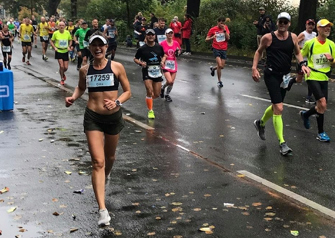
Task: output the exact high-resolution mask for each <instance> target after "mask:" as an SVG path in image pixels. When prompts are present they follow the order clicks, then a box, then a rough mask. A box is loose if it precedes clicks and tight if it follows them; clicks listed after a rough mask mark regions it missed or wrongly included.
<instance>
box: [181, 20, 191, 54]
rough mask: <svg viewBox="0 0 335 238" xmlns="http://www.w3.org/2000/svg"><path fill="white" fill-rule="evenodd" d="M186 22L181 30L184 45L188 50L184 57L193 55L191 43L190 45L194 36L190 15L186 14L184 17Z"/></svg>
mask: <svg viewBox="0 0 335 238" xmlns="http://www.w3.org/2000/svg"><path fill="white" fill-rule="evenodd" d="M184 19H185V22H184V25H183V27H182V28H181V30H182V39H183V44H184V46H185V48H186V50H185V52H184V53H183V55H191V43H190V38H191V35H192V24H193V22H192V19H191V15H190V14H185V16H184Z"/></svg>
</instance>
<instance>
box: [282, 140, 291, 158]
mask: <svg viewBox="0 0 335 238" xmlns="http://www.w3.org/2000/svg"><path fill="white" fill-rule="evenodd" d="M279 147H280V153H281V154H282V155H283V156H285V155H288V154H289V153H291V152H292V149H291V148H290V147H288V145H287V144H286V142H283V143H281V144H280V145H279Z"/></svg>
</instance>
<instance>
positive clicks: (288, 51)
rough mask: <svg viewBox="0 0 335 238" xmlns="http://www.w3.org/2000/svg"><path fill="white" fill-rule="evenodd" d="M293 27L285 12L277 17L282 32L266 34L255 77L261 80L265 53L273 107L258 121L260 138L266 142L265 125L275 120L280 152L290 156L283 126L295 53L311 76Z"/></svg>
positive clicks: (253, 71) (267, 78) (256, 53)
mask: <svg viewBox="0 0 335 238" xmlns="http://www.w3.org/2000/svg"><path fill="white" fill-rule="evenodd" d="M290 25H291V16H290V15H289V14H288V13H287V12H282V13H280V14H279V15H278V17H277V27H278V30H276V31H274V32H271V33H268V34H265V35H264V36H263V37H262V39H261V43H260V45H259V47H258V49H257V50H256V52H255V56H254V60H253V65H252V78H253V80H254V81H255V82H259V81H260V77H261V76H260V73H259V71H258V69H257V65H258V61H259V60H260V57H261V55H262V53H263V51H264V50H266V54H267V60H266V67H265V69H264V81H265V84H266V87H267V89H268V91H269V94H270V98H271V102H272V105H271V106H269V107H268V108H267V109H266V110H265V112H264V115H263V117H262V118H261V119H259V120H255V121H254V125H255V127H256V130H257V133H258V136H259V137H260V138H261V139H262V140H265V134H264V133H265V123H266V122H267V121H268V120H269V119H270V118H272V120H273V126H274V129H275V132H276V134H277V137H278V140H279V147H280V153H281V154H282V155H284V156H285V155H288V154H289V153H290V152H292V149H291V148H290V147H288V145H287V143H286V142H285V140H284V128H283V127H284V126H283V119H282V113H283V109H284V108H283V101H284V98H285V95H286V88H287V86H288V83H289V80H290V71H291V61H292V54H293V53H294V54H295V57H296V58H297V61H298V62H299V67H301V70H302V72H303V73H304V74H307V75H308V76H309V73H310V70H309V68H308V67H307V66H306V64H305V62H304V61H303V57H302V55H301V52H300V48H299V45H298V37H297V36H296V35H295V34H294V33H291V32H289V31H288V28H289V26H290Z"/></svg>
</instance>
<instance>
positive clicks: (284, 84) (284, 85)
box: [280, 73, 291, 89]
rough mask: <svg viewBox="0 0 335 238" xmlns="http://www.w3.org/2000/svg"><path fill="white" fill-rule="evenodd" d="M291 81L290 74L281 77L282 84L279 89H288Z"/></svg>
mask: <svg viewBox="0 0 335 238" xmlns="http://www.w3.org/2000/svg"><path fill="white" fill-rule="evenodd" d="M290 80H291V73H288V74H285V75H284V76H283V82H281V84H280V87H281V88H283V89H285V88H287V87H288V84H289V83H290Z"/></svg>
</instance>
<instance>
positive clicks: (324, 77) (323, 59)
mask: <svg viewBox="0 0 335 238" xmlns="http://www.w3.org/2000/svg"><path fill="white" fill-rule="evenodd" d="M332 26H333V23H331V22H329V21H328V20H327V19H322V20H320V21H318V23H317V30H318V36H317V37H316V38H314V39H312V40H309V41H307V42H306V43H305V45H304V47H303V48H302V51H301V53H302V55H303V56H304V57H307V60H308V67H309V68H310V69H311V73H310V75H309V76H306V77H305V80H306V82H307V84H308V87H310V89H311V90H312V92H313V95H314V97H315V100H316V106H313V107H312V108H311V109H309V110H308V111H300V116H301V119H302V120H303V124H304V127H305V128H306V129H309V128H310V122H309V117H310V116H311V115H314V114H316V121H317V124H318V135H317V137H316V139H318V140H319V141H322V142H329V141H330V138H329V136H328V135H327V134H326V132H325V131H324V128H323V124H324V113H325V111H326V110H327V99H328V80H329V76H330V73H331V66H334V64H335V60H334V58H335V44H334V42H333V41H331V40H329V39H327V37H329V35H330V32H331V27H332Z"/></svg>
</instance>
